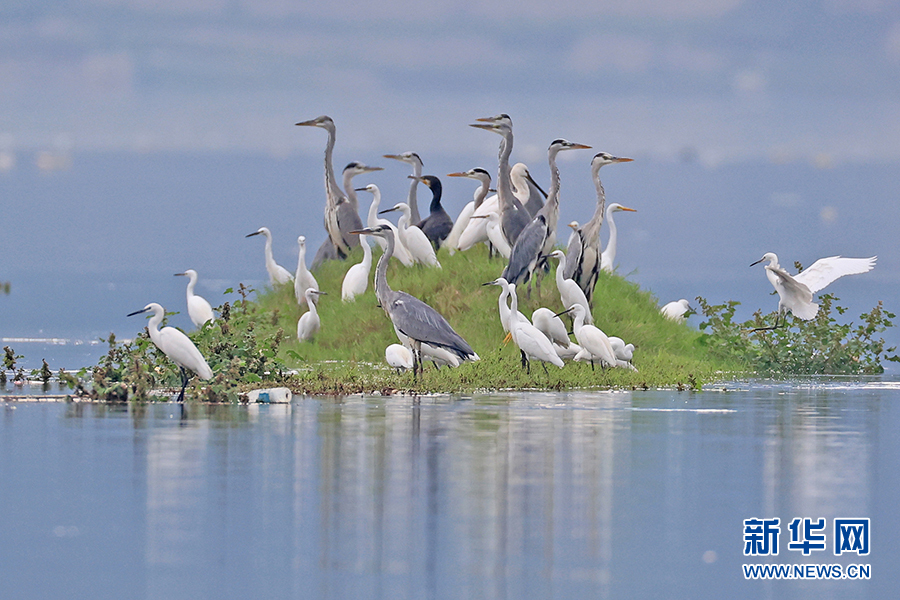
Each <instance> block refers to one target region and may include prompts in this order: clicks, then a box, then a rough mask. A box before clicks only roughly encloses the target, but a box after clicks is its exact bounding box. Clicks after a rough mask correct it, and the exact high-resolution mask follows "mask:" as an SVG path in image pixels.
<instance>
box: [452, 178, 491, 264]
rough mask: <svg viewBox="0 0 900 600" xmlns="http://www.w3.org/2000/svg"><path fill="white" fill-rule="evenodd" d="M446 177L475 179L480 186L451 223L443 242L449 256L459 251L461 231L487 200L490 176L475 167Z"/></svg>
mask: <svg viewBox="0 0 900 600" xmlns="http://www.w3.org/2000/svg"><path fill="white" fill-rule="evenodd" d="M447 177H468V178H469V179H476V180H478V181H480V182H481V185H480V186H478V188H477V189H476V190H475V194H474V198H473V199H472V201H471V202H469V203H468V204H466V205H465V206H464V207H463V209H462V210H461V211H459V216H458V217H456V221H454V222H453V228H452V229H451V230H450V235H448V236H447V239H446V240H444V245H445V246H446V247H447V249H448V250H450V254H451V255H452V254H453V253H454V252H456V251H457V250H459V249H460V248H459V242H460V236H462V233H463V231H465V229H466V226H467V225H468V224H469V219H470V218H471V217H472V215H473V214H475V210H476V209H478V208H479V207H480V206H481V205H482V203H483V202H484V199H485V198H487V195H488V192H489V191H490V188H491V174H490V173H488V172H487V171H485V170H484V169H482V168H481V167H475V168H473V169H469V170H468V171H462V172H458V173H449V174H448V175H447Z"/></svg>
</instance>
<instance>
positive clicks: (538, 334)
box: [508, 283, 565, 373]
mask: <svg viewBox="0 0 900 600" xmlns="http://www.w3.org/2000/svg"><path fill="white" fill-rule="evenodd" d="M509 297H510V306H509V318H508V319H509V321H508V325H509V332H510V333H511V334H512V339H513V342H514V343H515V344H516V346H518V347H519V351H520V352H521V353H522V366H523V367H525V369H526V372H527V373H531V360H532V359H535V360H539V361H541V366H542V367H544V372H545V373H546V372H547V365H546V363H552V364H554V365H556V366H557V367H559V368H560V369H561V368H563V367H564V366H565V363H564V362H563V360H562V359H561V358H560V357H559V355H558V354H557V353H556V350H555V349H554V347H553V342H551V341H550V340H549V339H548V338H547V336H546V335H544V333H543V332H542V331H541V330H540V329H538V328H537V327H535V326H534V325H532V324H531V323H530V322H529V321H528V319H519V318H516V315H517V314H518V313H519V298H518V296H516V284H514V283H510V284H509Z"/></svg>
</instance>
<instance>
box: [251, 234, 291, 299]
mask: <svg viewBox="0 0 900 600" xmlns="http://www.w3.org/2000/svg"><path fill="white" fill-rule="evenodd" d="M254 235H263V236H265V238H266V271H268V272H269V283H270V284H272V286H273V287H274V286H275V285H284V284H285V283H289V282H291V281H293V280H294V277H293V276H292V275H291V273H290V271H288V270H287V269H285V268H284V267H282V266H281V265H279V264H278V263H276V262H275V258H274V257H273V256H272V233H271V232H270V231H269V228H268V227H260V228H259V229H257V230H256V231H254V232H253V233H248V234H247V235H246V236H244V237H253V236H254Z"/></svg>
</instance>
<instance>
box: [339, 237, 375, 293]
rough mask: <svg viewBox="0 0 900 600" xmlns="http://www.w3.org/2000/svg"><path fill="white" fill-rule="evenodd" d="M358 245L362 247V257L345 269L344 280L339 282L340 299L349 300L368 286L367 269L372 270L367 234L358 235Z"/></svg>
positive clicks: (363, 291)
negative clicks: (359, 261)
mask: <svg viewBox="0 0 900 600" xmlns="http://www.w3.org/2000/svg"><path fill="white" fill-rule="evenodd" d="M359 245H360V246H362V249H363V259H362V262H361V263H357V264H355V265H353V266H352V267H350V268H349V269H347V274H346V275H344V281H343V282H341V300H343V301H344V302H350V301H351V300H353V299H354V298H356V297H357V296H358V295H360V294H363V293H365V291H366V288H368V287H369V271H371V270H372V247H371V246H369V238H368V236H365V235H361V236H359Z"/></svg>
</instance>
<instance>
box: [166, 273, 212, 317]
mask: <svg viewBox="0 0 900 600" xmlns="http://www.w3.org/2000/svg"><path fill="white" fill-rule="evenodd" d="M175 276H176V277H179V276H183V277H188V278H189V280H188V285H187V307H188V316H189V317H190V318H191V322H192V323H193V324H194V325H195V326H196V327H203V324H204V323H206V322H207V321H208V322H210V323H212V322H214V321H215V320H216V316H215V314H213V309H212V306H210V305H209V302H207V301H206V298H204V297H203V296H198V295H196V294H194V286H195V285H196V284H197V271H195V270H193V269H188V270H187V271H185V272H184V273H175Z"/></svg>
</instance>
